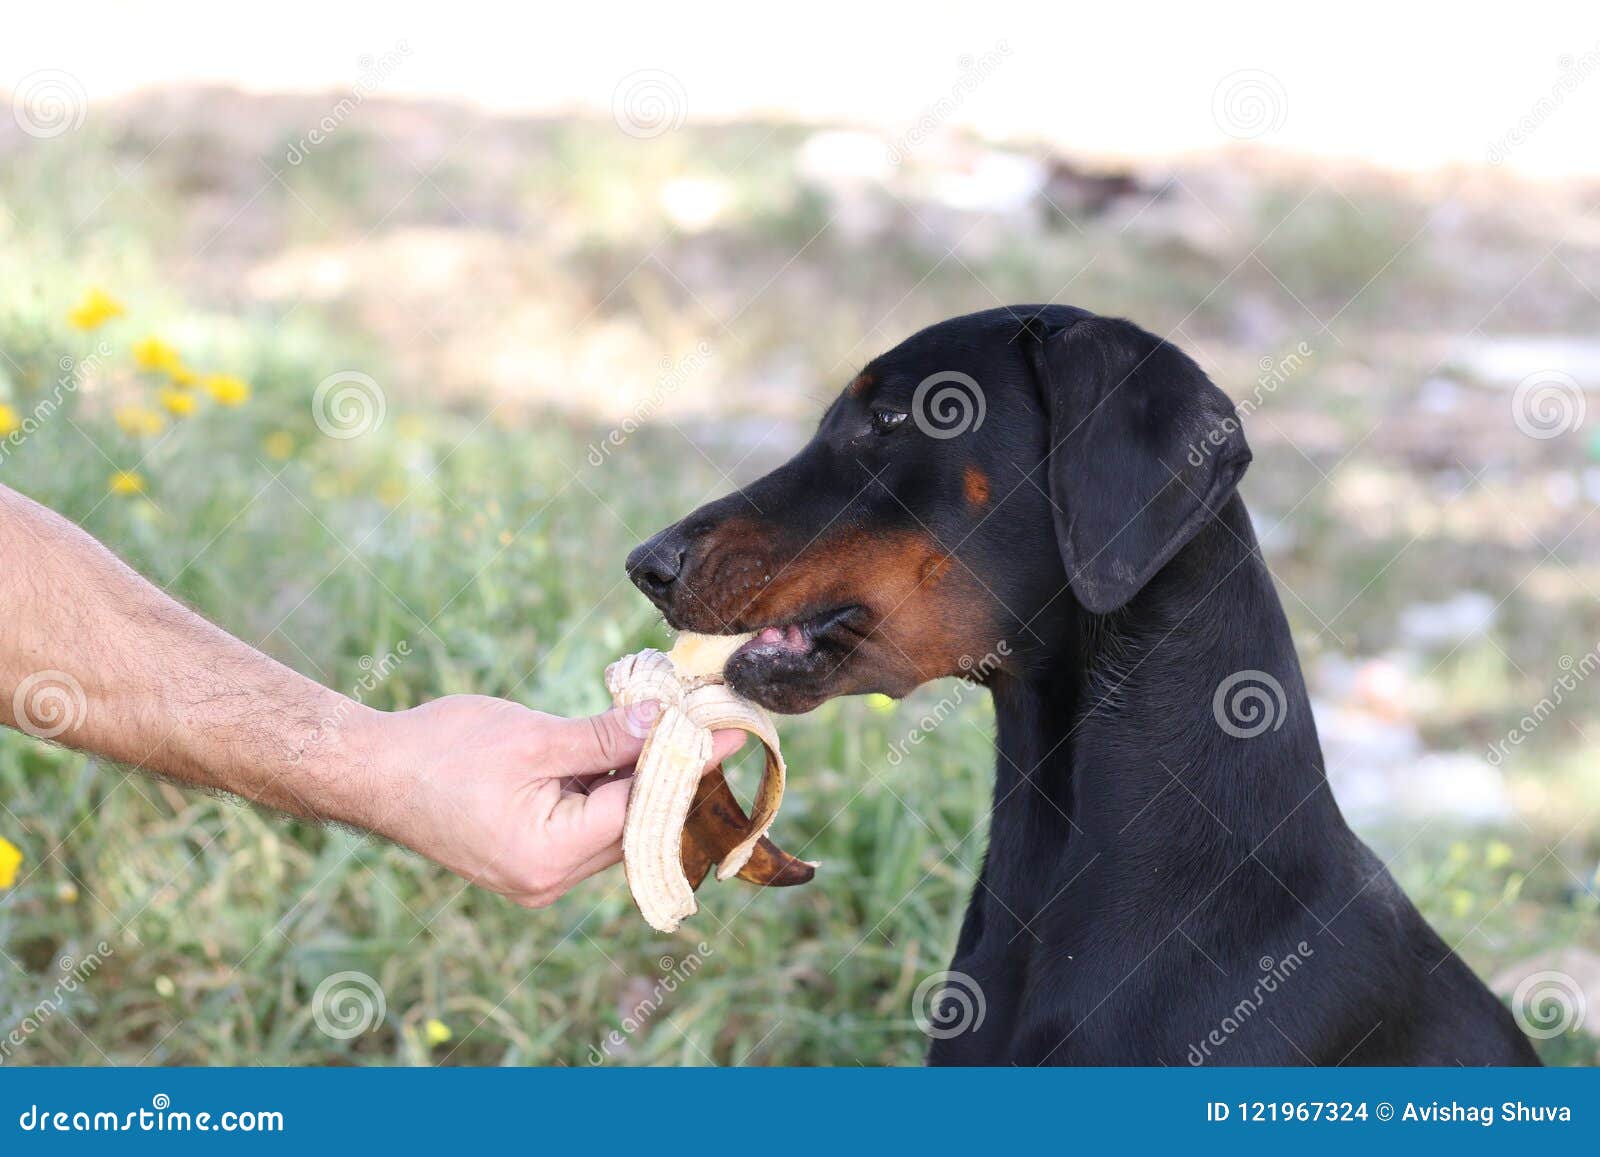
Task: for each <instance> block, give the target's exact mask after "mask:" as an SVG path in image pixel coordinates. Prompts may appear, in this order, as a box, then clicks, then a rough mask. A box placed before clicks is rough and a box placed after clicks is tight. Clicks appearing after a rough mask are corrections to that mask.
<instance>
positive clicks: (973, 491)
mask: <svg viewBox="0 0 1600 1157" xmlns="http://www.w3.org/2000/svg"><path fill="white" fill-rule="evenodd" d="M961 486H962V489H963V490H964V491H966V495H967V501H968V502H970V503H972V505H974V506H983V505H984V504H985V503H987V502H988V501H989V478H988V476H987V475H986V474H984V472H983V471H982V470H979V469H978V468H977V467H976V466H971V465H969V466H968V467H967V468H966V470H965V471H963V472H962V475H961Z"/></svg>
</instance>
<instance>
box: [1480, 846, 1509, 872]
mask: <svg viewBox="0 0 1600 1157" xmlns="http://www.w3.org/2000/svg"><path fill="white" fill-rule="evenodd" d="M1515 858H1516V853H1515V852H1513V851H1512V850H1511V845H1510V844H1508V843H1506V842H1505V841H1504V840H1490V841H1489V846H1488V847H1487V848H1486V849H1484V853H1483V862H1484V863H1485V864H1487V865H1488V866H1489V869H1490V870H1491V871H1493V870H1495V869H1496V868H1503V867H1505V866H1506V865H1507V864H1509V863H1510V862H1511V861H1512V860H1514V859H1515Z"/></svg>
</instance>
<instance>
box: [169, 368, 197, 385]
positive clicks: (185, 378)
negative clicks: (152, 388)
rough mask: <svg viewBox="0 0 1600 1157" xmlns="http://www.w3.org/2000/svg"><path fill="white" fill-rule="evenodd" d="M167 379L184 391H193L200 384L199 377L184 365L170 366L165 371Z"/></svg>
mask: <svg viewBox="0 0 1600 1157" xmlns="http://www.w3.org/2000/svg"><path fill="white" fill-rule="evenodd" d="M167 377H168V378H169V379H170V380H171V382H172V384H173V385H175V386H180V387H182V388H183V389H185V390H190V389H193V388H194V387H195V386H197V385H198V384H199V383H200V375H199V374H197V373H195V372H194V371H193V370H191V369H190V368H189V367H188V366H185V365H176V366H172V367H170V368H169V369H168V370H167Z"/></svg>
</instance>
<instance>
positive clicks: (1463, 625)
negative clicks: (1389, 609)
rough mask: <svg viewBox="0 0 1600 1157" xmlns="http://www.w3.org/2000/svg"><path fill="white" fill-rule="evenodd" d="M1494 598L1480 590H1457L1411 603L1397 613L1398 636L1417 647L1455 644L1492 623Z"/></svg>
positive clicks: (1484, 630)
mask: <svg viewBox="0 0 1600 1157" xmlns="http://www.w3.org/2000/svg"><path fill="white" fill-rule="evenodd" d="M1496 613H1497V607H1496V602H1495V599H1494V598H1493V597H1492V596H1491V595H1487V594H1485V593H1483V592H1482V591H1460V592H1458V593H1457V594H1454V595H1451V596H1450V597H1449V598H1447V599H1444V600H1442V601H1440V602H1436V603H1412V604H1411V605H1410V606H1409V607H1407V608H1405V610H1403V611H1401V612H1400V620H1399V624H1398V625H1399V630H1400V636H1401V638H1403V639H1404V640H1405V641H1406V642H1408V643H1411V644H1413V645H1415V646H1418V647H1438V646H1452V647H1453V646H1455V645H1456V644H1457V643H1460V642H1462V641H1464V640H1466V639H1469V638H1471V637H1472V636H1474V635H1478V634H1483V633H1485V632H1487V631H1488V630H1489V628H1490V627H1492V626H1494V622H1495V617H1496Z"/></svg>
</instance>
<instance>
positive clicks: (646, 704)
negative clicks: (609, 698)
mask: <svg viewBox="0 0 1600 1157" xmlns="http://www.w3.org/2000/svg"><path fill="white" fill-rule="evenodd" d="M660 717H661V704H660V703H659V702H657V701H656V700H654V699H641V700H639V702H637V703H630V704H629V705H628V722H629V723H632V724H635V725H636V726H639V727H649V726H650V724H652V723H654V722H655V721H656V720H657V719H659V718H660Z"/></svg>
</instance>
